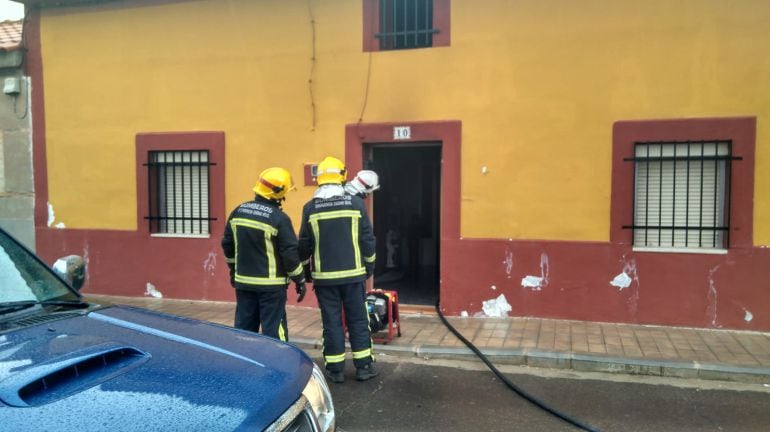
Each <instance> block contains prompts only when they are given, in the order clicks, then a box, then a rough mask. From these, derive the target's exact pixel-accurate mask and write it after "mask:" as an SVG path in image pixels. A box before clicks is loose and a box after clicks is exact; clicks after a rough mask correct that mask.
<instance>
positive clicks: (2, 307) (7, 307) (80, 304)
mask: <svg viewBox="0 0 770 432" xmlns="http://www.w3.org/2000/svg"><path fill="white" fill-rule="evenodd" d="M35 305H41V306H70V307H73V308H77V309H79V308H84V307H87V306H88V303H86V302H84V301H82V300H22V301H15V302H5V303H0V313H6V312H13V311H17V310H21V309H26V308H29V307H32V306H35Z"/></svg>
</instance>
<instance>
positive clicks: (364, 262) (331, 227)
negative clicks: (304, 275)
mask: <svg viewBox="0 0 770 432" xmlns="http://www.w3.org/2000/svg"><path fill="white" fill-rule="evenodd" d="M299 256H300V259H301V260H302V262H303V263H305V264H312V273H311V274H312V277H313V283H314V284H315V285H318V286H322V285H343V284H348V283H353V282H361V281H364V280H366V278H367V267H369V268H371V267H373V266H374V260H375V239H374V233H373V232H372V225H371V222H369V216H368V215H367V212H366V207H365V206H364V202H363V200H361V198H359V197H356V196H350V195H347V194H343V195H340V196H333V197H330V198H325V199H324V198H314V199H312V200H310V201H308V203H307V204H305V207H304V208H303V209H302V225H301V226H300V230H299ZM311 257H312V259H311Z"/></svg>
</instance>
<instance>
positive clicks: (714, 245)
mask: <svg viewBox="0 0 770 432" xmlns="http://www.w3.org/2000/svg"><path fill="white" fill-rule="evenodd" d="M733 159H740V158H737V157H733V156H732V142H731V141H720V140H714V141H685V142H637V143H635V145H634V157H633V158H627V159H625V160H626V161H632V162H633V163H634V216H633V217H634V221H633V225H626V226H624V227H623V228H629V229H633V242H634V243H633V244H634V246H635V247H651V248H685V249H716V250H720V249H727V248H728V246H729V232H730V231H729V228H730V168H731V163H730V162H731V161H732V160H733Z"/></svg>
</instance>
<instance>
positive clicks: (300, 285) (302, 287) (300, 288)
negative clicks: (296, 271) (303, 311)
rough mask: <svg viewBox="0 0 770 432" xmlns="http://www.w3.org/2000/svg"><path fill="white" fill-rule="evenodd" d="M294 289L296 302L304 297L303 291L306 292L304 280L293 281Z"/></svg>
mask: <svg viewBox="0 0 770 432" xmlns="http://www.w3.org/2000/svg"><path fill="white" fill-rule="evenodd" d="M294 289H295V290H296V291H297V303H300V302H301V301H302V299H303V298H305V293H306V292H307V288H306V287H305V281H304V280H301V281H299V282H297V281H294Z"/></svg>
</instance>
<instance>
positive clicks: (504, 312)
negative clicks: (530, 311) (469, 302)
mask: <svg viewBox="0 0 770 432" xmlns="http://www.w3.org/2000/svg"><path fill="white" fill-rule="evenodd" d="M481 305H482V306H481V309H482V310H483V311H484V315H485V316H488V317H495V318H504V317H507V316H508V312H510V311H512V310H513V308H512V307H511V305H510V304H508V301H507V300H506V299H505V295H504V294H500V295H499V296H497V298H494V299H491V300H485V301H483V302H481Z"/></svg>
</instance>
